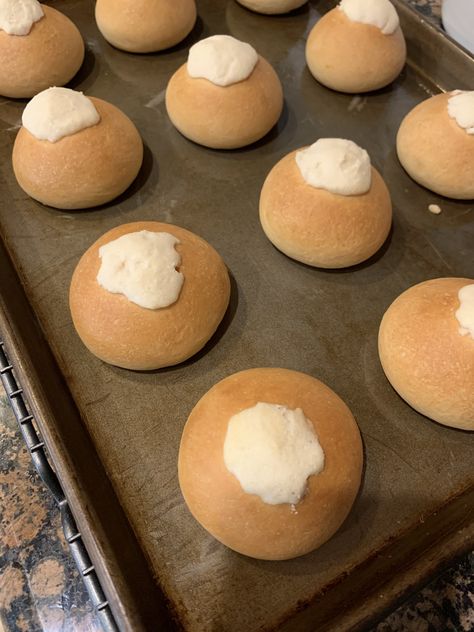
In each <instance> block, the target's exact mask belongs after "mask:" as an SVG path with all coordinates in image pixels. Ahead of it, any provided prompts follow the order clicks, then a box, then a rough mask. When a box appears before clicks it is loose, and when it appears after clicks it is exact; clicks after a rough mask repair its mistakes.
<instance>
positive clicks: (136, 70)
mask: <svg viewBox="0 0 474 632" xmlns="http://www.w3.org/2000/svg"><path fill="white" fill-rule="evenodd" d="M394 3H395V5H396V7H397V9H398V11H399V14H400V17H401V20H402V26H403V28H404V31H405V35H406V37H407V40H408V49H409V64H408V66H407V68H406V69H405V70H404V71H403V73H402V75H401V76H400V77H399V78H398V79H397V80H396V81H395V82H394V83H393V85H391V86H389V87H387V88H385V89H383V90H380V91H377V92H375V93H372V94H370V95H364V96H353V95H352V96H351V95H345V94H339V93H336V92H333V91H331V90H328V89H326V88H324V87H322V86H321V85H319V84H318V83H317V82H316V81H315V80H314V79H313V78H312V77H311V75H310V73H309V71H308V70H307V68H306V67H305V63H304V43H305V38H306V36H307V34H308V32H309V29H310V28H311V26H312V25H313V24H314V22H315V21H316V19H317V18H318V16H319V15H321V14H323V13H324V12H326V11H327V10H328V9H329V8H332V6H334V5H335V2H329V1H326V0H319V1H318V2H314V3H313V2H311V3H310V4H309V6H306V7H304V8H303V9H301V10H299V11H297V12H295V13H294V14H292V15H289V16H284V17H263V16H259V15H256V14H253V13H251V12H249V11H246V10H245V9H243V8H242V7H240V6H239V5H237V4H236V3H235V2H234V1H233V0H228V1H222V2H215V0H198V10H199V16H200V17H199V20H198V24H197V26H196V28H195V29H194V31H193V33H192V35H191V36H190V37H189V38H188V39H187V40H186V41H185V42H184V43H183V44H181V45H179V46H177V47H175V48H174V49H172V50H170V51H168V52H165V53H161V54H156V55H130V54H126V53H123V52H120V51H118V50H115V49H114V48H112V47H111V46H109V45H108V44H107V43H106V42H105V41H104V40H103V38H102V37H101V36H100V34H99V32H98V30H97V28H96V26H95V24H94V19H93V8H94V6H93V2H91V1H79V0H63V1H62V2H55V3H52V4H53V5H54V6H57V7H58V8H60V9H61V10H62V11H64V12H65V13H66V14H68V15H69V16H70V17H71V18H72V19H73V20H74V21H75V22H76V24H77V25H78V26H79V27H80V29H81V31H82V33H83V35H84V38H85V40H86V43H87V55H86V61H85V64H84V67H83V69H82V70H81V71H80V74H79V76H78V77H77V78H76V79H75V80H74V81H73V87H75V88H77V89H80V90H83V91H85V92H86V94H90V95H94V96H98V97H102V98H104V99H108V100H110V101H111V102H113V103H115V104H116V105H118V106H119V107H121V108H122V109H123V110H124V111H125V112H126V113H127V114H128V115H129V116H130V117H131V118H132V119H133V120H134V121H135V123H136V125H137V127H138V128H139V130H140V132H141V134H142V136H143V139H144V142H145V145H146V150H145V162H144V165H143V168H142V170H141V173H140V175H139V177H138V179H137V181H136V182H135V183H134V184H133V185H132V187H131V188H130V189H129V190H128V191H127V192H126V193H125V194H124V195H123V196H122V197H121V198H120V199H118V200H116V201H115V202H114V203H113V204H110V205H107V206H105V207H102V208H100V209H95V210H89V211H83V212H75V213H67V212H63V211H57V210H54V209H51V208H47V207H44V206H42V205H40V204H37V203H36V202H34V201H33V200H31V199H29V198H28V197H27V196H26V195H25V194H24V193H23V192H22V191H21V190H20V189H19V187H18V186H17V184H16V182H15V179H14V177H13V173H12V170H11V164H10V155H11V150H12V145H13V141H14V138H15V134H16V131H17V128H18V124H19V120H20V116H21V112H22V109H23V107H24V102H22V101H13V100H5V101H2V102H1V103H0V130H1V133H0V155H1V157H2V161H1V178H2V183H1V191H2V199H1V202H0V226H1V234H2V239H3V244H2V247H1V249H0V272H1V286H2V299H1V310H0V316H1V320H0V327H1V331H2V335H3V337H4V340H5V346H6V350H7V352H8V355H9V357H10V359H11V361H12V364H13V365H14V368H15V370H16V372H17V374H18V377H19V380H20V382H21V384H22V385H23V387H24V389H25V391H26V394H27V396H28V399H29V402H30V406H31V409H32V412H33V414H34V415H35V417H36V418H37V420H38V424H39V428H40V431H41V435H42V438H43V441H44V442H45V444H46V446H47V448H48V451H49V453H50V457H51V460H52V463H53V467H54V469H55V471H56V473H57V474H58V476H59V479H60V480H61V482H62V485H63V487H64V489H65V492H66V496H67V498H68V500H69V503H70V506H71V508H72V512H73V514H74V517H75V519H76V521H77V524H78V528H79V530H80V533H81V535H82V538H83V539H84V541H85V543H86V546H87V549H88V552H89V555H90V557H91V559H92V561H93V563H94V565H95V569H96V572H97V574H98V576H99V578H100V580H101V582H102V586H103V589H104V592H105V594H106V596H107V598H108V600H109V603H110V605H111V607H112V610H113V612H114V615H115V618H116V620H117V622H118V624H119V626H120V627H121V628H122V629H123V630H133V631H139V630H155V629H160V630H161V629H166V628H167V627H168V626H169V627H170V628H178V629H185V630H187V631H189V632H198V631H199V632H202V631H211V630H212V631H217V630H226V631H229V632H234V631H239V632H241V631H242V630H245V631H246V632H253V631H256V630H273V629H276V628H279V629H282V630H291V631H293V630H309V629H311V630H314V629H318V630H338V631H339V630H345V629H364V628H366V627H367V626H369V625H370V624H371V623H373V622H374V621H375V620H376V619H377V617H380V616H381V615H382V614H383V612H385V611H387V609H389V608H392V607H393V606H394V604H395V603H396V602H397V600H400V599H401V598H402V597H403V596H404V595H406V594H407V592H408V591H410V590H412V589H413V587H414V586H416V585H419V584H420V583H422V582H424V581H426V580H427V579H428V578H429V577H430V576H432V575H433V574H434V573H435V572H437V571H438V570H439V569H440V568H441V567H443V566H444V565H446V564H447V563H449V562H450V561H452V559H453V558H454V557H455V556H457V555H459V554H461V553H462V552H463V551H466V550H468V549H469V548H471V547H472V546H473V542H474V528H473V515H472V509H473V442H474V437H473V436H472V435H470V434H469V433H466V432H462V431H458V430H454V429H450V428H446V427H443V426H441V425H438V424H436V423H433V422H431V421H430V420H428V419H426V418H425V417H423V416H421V415H419V414H417V413H416V412H415V411H413V410H412V409H411V408H410V407H409V406H408V405H407V404H405V402H404V401H402V400H401V399H400V398H399V397H398V396H397V394H396V393H395V392H394V391H393V390H392V388H391V387H390V385H389V384H388V382H387V380H386V379H385V377H384V375H383V372H382V369H381V367H380V364H379V361H378V356H377V330H378V325H379V322H380V319H381V317H382V314H383V313H384V310H385V309H386V308H387V306H388V305H389V304H390V303H391V301H392V300H393V299H394V298H395V297H396V296H397V295H398V294H399V293H400V292H402V291H403V290H405V289H406V288H408V287H409V286H411V285H413V284H415V283H418V282H420V281H423V280H425V279H428V278H434V277H442V276H463V277H471V278H474V260H473V256H472V247H473V246H472V245H473V243H474V216H473V207H472V203H470V202H454V201H450V200H447V199H444V198H440V197H438V196H437V195H435V194H433V193H430V192H429V191H427V190H425V189H423V188H421V187H419V186H418V185H417V184H415V183H414V182H413V181H412V180H410V178H409V177H408V176H407V175H406V174H405V173H404V171H403V169H402V168H401V166H400V165H399V163H398V161H397V157H396V153H395V148H394V142H395V135H396V132H397V129H398V126H399V124H400V122H401V120H402V118H403V117H404V115H405V114H406V113H407V112H408V111H409V110H410V109H411V108H412V107H413V106H414V105H415V104H416V103H418V102H419V101H421V100H422V99H424V98H426V97H427V96H429V95H430V94H432V93H435V92H437V91H439V90H448V89H453V88H462V89H473V88H474V60H473V58H472V57H470V56H469V55H468V54H467V53H465V52H464V51H463V50H462V49H460V48H459V47H457V46H456V45H454V44H453V43H452V42H451V41H450V40H449V39H448V38H446V37H445V36H444V35H443V34H442V33H441V32H440V31H438V30H437V29H435V28H434V27H432V26H430V25H428V24H426V23H425V22H424V21H423V20H422V19H421V18H420V17H419V16H418V14H416V13H415V12H414V11H413V10H411V9H409V8H408V7H407V6H406V5H405V4H404V3H402V2H400V1H397V0H396V1H395V2H394ZM214 33H230V34H232V35H234V36H235V37H237V38H240V39H243V40H246V41H249V42H250V43H252V44H254V45H255V47H256V48H257V49H258V50H259V52H260V53H261V54H263V55H264V56H266V57H267V58H268V59H269V60H270V62H271V63H272V64H273V65H274V66H275V68H276V70H277V71H278V74H279V75H280V77H281V79H282V82H283V84H284V90H285V110H284V113H283V116H282V118H281V120H280V122H279V123H278V126H277V128H276V129H274V130H273V131H272V132H271V133H270V134H269V135H268V136H267V137H266V138H265V139H263V140H262V141H260V142H259V143H257V144H255V145H253V146H252V147H249V148H245V149H242V150H238V151H227V152H224V151H212V150H209V149H205V148H203V147H199V146H198V145H195V144H193V143H191V142H189V141H187V140H186V139H185V138H183V137H182V136H180V135H179V133H178V132H177V131H176V130H175V129H174V128H173V127H172V125H171V123H170V121H169V119H168V117H167V115H166V112H165V107H164V92H165V88H166V83H167V80H168V78H169V77H170V75H171V74H172V72H174V71H175V70H176V69H177V68H178V67H179V66H180V64H182V63H183V62H184V61H185V59H186V55H187V49H188V47H189V45H190V44H191V43H192V42H194V41H196V39H198V38H200V37H205V36H208V35H210V34H214ZM320 136H338V137H345V138H350V139H353V140H354V141H355V142H357V143H359V144H360V145H362V146H363V147H365V148H366V149H367V150H368V151H369V154H370V156H371V158H372V161H373V163H374V165H375V166H376V168H377V169H378V170H379V171H380V172H381V173H382V175H383V177H384V178H385V180H386V182H387V184H388V186H389V188H390V191H391V195H392V201H393V207H394V222H393V229H392V232H391V234H390V237H389V239H388V240H387V243H386V244H385V245H384V247H383V248H382V249H381V251H380V252H379V253H377V254H376V255H375V256H374V257H373V258H372V259H371V260H369V261H367V262H366V263H364V264H361V265H359V266H356V267H354V268H351V269H346V270H339V271H328V270H318V269H312V268H309V267H307V266H305V265H302V264H299V263H297V262H295V261H292V260H291V259H288V258H287V257H285V256H284V255H283V254H282V253H280V252H279V251H277V250H276V249H275V248H274V247H273V246H272V245H271V244H270V242H269V241H268V240H267V239H266V237H265V236H264V234H263V232H262V230H261V228H260V225H259V220H258V198H259V191H260V187H261V185H262V183H263V180H264V178H265V176H266V174H267V173H268V171H269V170H270V169H271V167H272V166H273V165H274V164H275V163H276V162H277V160H279V159H280V158H281V157H282V156H283V155H285V154H286V153H288V152H289V151H291V150H293V149H294V148H297V147H300V146H302V145H306V144H308V143H311V142H313V141H314V140H316V139H317V138H318V137H320ZM431 203H437V204H439V205H440V206H441V208H442V213H441V214H440V215H439V216H435V215H433V214H431V213H430V212H428V205H429V204H431ZM150 219H155V220H160V221H166V222H173V223H176V224H178V225H180V226H183V227H185V228H188V229H190V230H192V231H194V232H196V233H198V234H200V235H202V236H203V237H204V238H205V239H207V240H208V241H209V242H210V243H211V244H212V245H213V246H214V247H215V248H216V249H217V250H218V251H219V252H220V253H221V255H222V256H223V258H224V260H225V261H226V263H227V265H228V267H229V270H230V273H231V276H232V299H231V304H230V307H229V310H228V312H227V314H226V317H225V318H224V321H223V323H222V325H221V326H220V328H219V329H218V331H217V333H216V334H215V336H214V337H213V339H212V340H211V341H210V343H209V344H208V345H207V346H206V348H205V349H204V350H203V351H202V352H200V353H199V354H198V355H197V356H195V357H194V358H192V359H191V360H189V361H188V362H186V363H184V364H182V365H179V366H177V367H173V368H170V369H164V370H160V371H155V372H149V373H145V372H143V373H140V372H135V373H134V372H131V371H126V370H122V369H118V368H115V367H112V366H108V365H106V364H103V363H102V362H100V361H99V360H97V359H96V358H95V357H93V356H92V355H91V354H90V353H89V352H88V351H87V350H86V349H85V348H84V347H83V345H82V344H81V342H80V341H79V339H78V337H77V336H76V334H75V332H74V330H73V327H72V323H71V319H70V315H69V310H68V287H69V281H70V277H71V274H72V271H73V269H74V267H75V265H76V263H77V261H78V259H79V258H80V256H81V255H82V253H83V252H84V250H85V249H86V248H87V247H88V246H89V245H90V244H91V243H92V242H93V241H94V240H95V239H96V238H98V237H99V236H100V235H101V234H102V233H104V232H105V231H106V230H108V229H110V228H112V227H113V226H116V225H118V224H121V223H124V222H130V221H135V220H150ZM255 366H282V367H287V368H291V369H297V370H300V371H305V372H307V373H309V374H311V375H314V376H316V377H318V378H320V379H321V380H323V381H324V382H326V383H327V384H328V385H329V386H331V387H332V388H333V389H334V390H335V391H336V392H337V393H338V394H339V395H341V397H342V398H343V399H344V400H345V401H346V403H347V404H348V405H349V406H350V408H351V409H352V411H353V413H354V415H355V417H356V419H357V421H358V423H359V426H360V429H361V432H362V437H363V441H364V448H365V462H366V466H365V474H364V483H363V488H362V491H361V493H360V495H359V497H358V499H357V501H356V503H355V506H354V508H353V511H352V512H351V514H350V516H349V518H348V519H347V521H346V522H345V523H344V525H343V526H342V528H341V529H340V531H339V532H338V533H337V534H336V535H335V536H334V537H333V538H332V539H331V540H330V541H329V542H328V543H327V544H326V545H324V546H323V547H322V548H321V549H319V550H318V551H315V552H314V553H312V554H309V555H306V556H305V557H302V558H299V559H295V560H292V561H287V562H263V561H256V560H253V559H250V558H246V557H244V556H241V555H238V554H236V553H234V552H232V551H230V550H228V549H226V548H225V547H224V546H222V545H220V544H219V543H218V542H216V541H215V540H213V539H212V538H211V537H210V536H209V535H208V534H207V533H206V532H205V531H203V530H202V529H201V527H200V526H199V525H198V524H197V523H196V522H195V521H194V520H193V518H192V517H191V515H190V514H189V513H188V511H187V510H186V507H185V505H184V502H183V499H182V497H181V495H180V492H179V487H178V481H177V474H176V461H177V453H178V446H179V441H180V436H181V431H182V428H183V425H184V423H185V421H186V418H187V416H188V414H189V412H190V411H191V409H192V407H193V406H194V404H195V403H196V401H197V400H198V399H199V398H200V397H201V396H202V395H203V394H204V393H205V392H206V391H207V389H209V388H210V387H211V386H212V385H213V384H214V383H215V382H217V381H218V380H220V379H222V378H223V377H225V376H227V375H229V374H231V373H233V372H235V371H238V370H240V369H244V368H249V367H255Z"/></svg>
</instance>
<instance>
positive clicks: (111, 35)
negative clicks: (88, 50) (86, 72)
mask: <svg viewBox="0 0 474 632" xmlns="http://www.w3.org/2000/svg"><path fill="white" fill-rule="evenodd" d="M95 19H96V21H97V26H98V27H99V30H100V32H101V33H102V35H103V36H104V37H105V39H106V40H107V41H108V42H109V43H110V44H112V45H113V46H115V47H116V48H120V49H121V50H126V51H128V52H130V53H152V52H154V51H159V50H164V49H166V48H170V47H171V46H174V45H175V44H178V43H179V42H181V41H182V40H183V39H184V38H185V37H186V36H187V35H188V34H189V33H190V32H191V30H192V28H193V26H194V23H195V22H196V4H195V2H194V0H173V1H172V2H170V0H97V3H96V6H95Z"/></svg>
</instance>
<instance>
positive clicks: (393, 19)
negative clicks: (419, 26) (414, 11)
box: [339, 0, 400, 35]
mask: <svg viewBox="0 0 474 632" xmlns="http://www.w3.org/2000/svg"><path fill="white" fill-rule="evenodd" d="M339 9H340V10H341V11H344V13H345V14H346V15H347V17H348V18H349V20H352V21H353V22H362V23H363V24H372V25H373V26H377V27H378V28H379V29H380V30H381V31H382V33H383V34H384V35H390V34H391V33H393V32H395V31H396V30H397V28H398V26H399V24H400V20H399V19H398V14H397V12H396V11H395V7H394V6H393V4H392V3H391V2H390V1H389V0H341V2H340V3H339Z"/></svg>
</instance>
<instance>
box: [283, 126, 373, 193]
mask: <svg viewBox="0 0 474 632" xmlns="http://www.w3.org/2000/svg"><path fill="white" fill-rule="evenodd" d="M295 160H296V164H297V165H298V169H299V170H300V173H301V175H302V177H303V178H304V180H305V182H306V183H307V184H309V185H311V186H312V187H315V188H316V189H326V190H327V191H330V192H331V193H336V194H339V195H361V194H363V193H367V191H368V190H369V189H370V185H371V182H372V171H371V167H370V158H369V154H368V153H367V152H366V151H365V149H362V148H361V147H359V146H358V145H356V144H355V143H353V142H352V141H351V140H344V139H343V138H320V139H319V140H317V141H316V142H315V143H313V144H312V145H311V146H310V147H307V148H306V149H302V150H301V151H298V152H297V153H296V157H295Z"/></svg>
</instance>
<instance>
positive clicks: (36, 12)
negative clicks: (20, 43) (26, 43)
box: [0, 0, 44, 35]
mask: <svg viewBox="0 0 474 632" xmlns="http://www.w3.org/2000/svg"><path fill="white" fill-rule="evenodd" d="M43 16H44V12H43V9H42V7H41V5H40V3H39V2H37V0H0V30H2V31H5V33H8V35H28V33H29V32H30V31H31V27H32V26H33V24H34V23H35V22H38V21H39V20H41V18H42V17H43Z"/></svg>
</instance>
